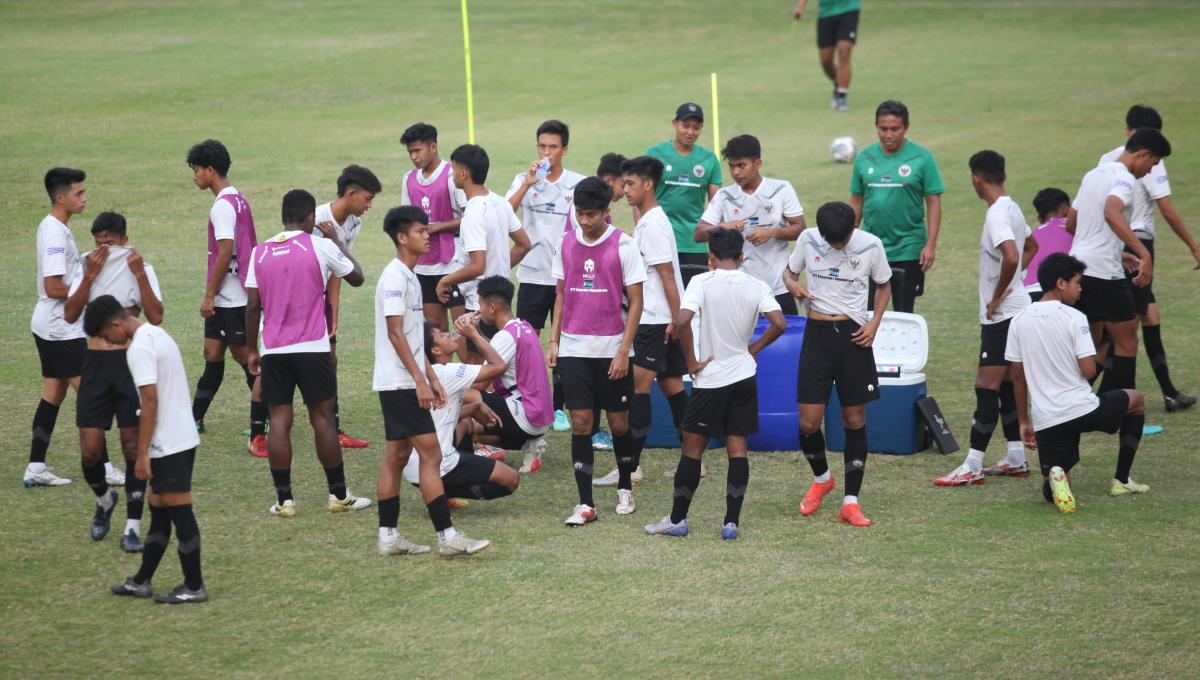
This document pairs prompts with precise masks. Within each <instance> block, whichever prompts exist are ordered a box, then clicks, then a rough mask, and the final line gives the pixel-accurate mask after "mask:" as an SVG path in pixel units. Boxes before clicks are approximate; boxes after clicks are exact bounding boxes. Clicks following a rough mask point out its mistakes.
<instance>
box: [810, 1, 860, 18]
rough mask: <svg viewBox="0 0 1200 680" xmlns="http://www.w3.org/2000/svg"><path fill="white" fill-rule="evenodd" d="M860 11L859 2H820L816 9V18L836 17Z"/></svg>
mask: <svg viewBox="0 0 1200 680" xmlns="http://www.w3.org/2000/svg"><path fill="white" fill-rule="evenodd" d="M861 9H862V2H861V0H820V5H819V6H818V7H817V18H818V19H824V18H826V17H836V16H837V15H839V14H845V13H847V12H857V11H858V10H861Z"/></svg>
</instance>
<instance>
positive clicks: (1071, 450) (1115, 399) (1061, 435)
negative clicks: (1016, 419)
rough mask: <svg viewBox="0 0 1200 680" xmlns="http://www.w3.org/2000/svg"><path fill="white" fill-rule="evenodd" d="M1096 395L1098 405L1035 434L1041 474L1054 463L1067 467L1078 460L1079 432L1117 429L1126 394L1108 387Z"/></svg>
mask: <svg viewBox="0 0 1200 680" xmlns="http://www.w3.org/2000/svg"><path fill="white" fill-rule="evenodd" d="M1099 397H1100V404H1099V405H1098V406H1096V408H1095V409H1093V410H1092V411H1091V412H1089V413H1086V414H1084V415H1082V416H1079V417H1078V418H1075V419H1072V420H1068V421H1067V422H1065V423H1059V424H1058V425H1055V426H1054V427H1048V428H1046V429H1044V430H1038V431H1037V432H1036V433H1035V436H1036V437H1037V445H1038V459H1039V460H1040V461H1041V467H1042V474H1043V475H1047V474H1050V468H1052V467H1054V466H1055V465H1057V466H1059V467H1061V468H1062V469H1063V470H1070V469H1071V468H1072V467H1073V466H1074V465H1075V464H1076V463H1078V462H1079V435H1081V434H1083V433H1084V432H1106V433H1108V434H1115V433H1116V432H1118V431H1120V429H1121V422H1122V421H1123V420H1124V419H1125V412H1126V411H1128V410H1129V395H1128V394H1126V393H1125V390H1109V391H1108V392H1104V393H1102V394H1100V395H1099Z"/></svg>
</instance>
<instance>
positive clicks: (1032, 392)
mask: <svg viewBox="0 0 1200 680" xmlns="http://www.w3.org/2000/svg"><path fill="white" fill-rule="evenodd" d="M1095 354H1096V347H1095V346H1094V345H1093V344H1092V332H1091V329H1090V328H1089V327H1088V320H1087V317H1086V316H1084V314H1083V313H1082V312H1080V311H1079V310H1077V309H1075V308H1073V307H1068V306H1067V305H1064V304H1063V303H1061V302H1059V301H1058V300H1043V301H1040V302H1035V303H1033V304H1031V305H1029V306H1028V307H1026V308H1025V309H1023V310H1021V311H1020V312H1019V313H1018V314H1017V315H1016V316H1015V317H1013V320H1012V323H1011V324H1010V325H1009V327H1008V341H1007V344H1006V345H1005V349H1004V358H1005V359H1007V360H1009V361H1019V362H1021V364H1022V366H1023V368H1024V372H1025V383H1026V384H1027V385H1029V401H1030V415H1031V417H1032V419H1033V429H1034V430H1044V429H1046V428H1049V427H1054V426H1055V425H1060V424H1062V423H1065V422H1067V421H1068V420H1073V419H1075V418H1078V417H1080V416H1082V415H1085V414H1087V413H1090V412H1091V411H1093V410H1094V409H1095V408H1096V406H1098V405H1099V404H1100V400H1099V399H1098V398H1097V397H1096V395H1095V394H1093V393H1092V388H1091V386H1090V385H1088V382H1087V380H1086V379H1085V378H1084V377H1083V373H1082V372H1081V371H1080V370H1079V359H1082V358H1084V357H1089V356H1093V355H1095Z"/></svg>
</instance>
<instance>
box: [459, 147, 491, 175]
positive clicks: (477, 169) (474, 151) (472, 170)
mask: <svg viewBox="0 0 1200 680" xmlns="http://www.w3.org/2000/svg"><path fill="white" fill-rule="evenodd" d="M450 162H451V163H458V164H459V165H461V166H463V167H464V168H466V169H467V173H468V174H470V175H471V182H472V183H473V184H483V183H484V182H486V181H487V176H488V167H489V165H490V164H491V161H489V160H488V155H487V152H486V151H484V150H483V147H482V146H476V145H474V144H463V145H462V146H460V147H458V148H457V149H455V150H454V151H453V152H452V153H451V154H450Z"/></svg>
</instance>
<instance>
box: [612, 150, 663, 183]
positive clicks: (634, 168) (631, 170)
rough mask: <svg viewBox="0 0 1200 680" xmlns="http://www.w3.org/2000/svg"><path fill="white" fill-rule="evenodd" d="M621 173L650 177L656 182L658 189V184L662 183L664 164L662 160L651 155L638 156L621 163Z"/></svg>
mask: <svg viewBox="0 0 1200 680" xmlns="http://www.w3.org/2000/svg"><path fill="white" fill-rule="evenodd" d="M621 174H623V175H634V176H636V177H637V178H638V179H643V180H647V179H648V180H650V181H651V182H653V183H654V188H655V189H658V185H659V184H661V183H662V176H663V164H662V161H660V160H658V159H657V158H654V157H651V156H638V157H637V158H630V159H629V160H627V161H625V162H624V163H622V164H621Z"/></svg>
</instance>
